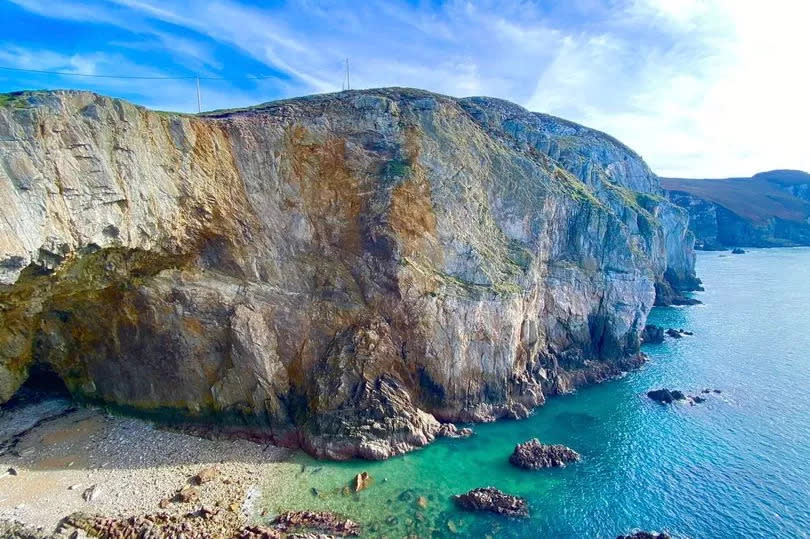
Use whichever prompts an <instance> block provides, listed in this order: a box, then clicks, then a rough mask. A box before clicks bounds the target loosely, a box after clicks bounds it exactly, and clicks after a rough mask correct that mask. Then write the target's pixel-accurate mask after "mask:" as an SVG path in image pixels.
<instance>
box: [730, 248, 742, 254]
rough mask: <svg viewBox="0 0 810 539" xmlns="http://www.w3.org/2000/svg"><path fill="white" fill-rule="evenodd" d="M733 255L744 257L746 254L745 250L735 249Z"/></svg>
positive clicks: (732, 251)
mask: <svg viewBox="0 0 810 539" xmlns="http://www.w3.org/2000/svg"><path fill="white" fill-rule="evenodd" d="M731 254H733V255H744V254H745V249H740V248H739V247H735V248H734V249H732V250H731Z"/></svg>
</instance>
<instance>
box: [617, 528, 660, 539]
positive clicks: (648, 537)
mask: <svg viewBox="0 0 810 539" xmlns="http://www.w3.org/2000/svg"><path fill="white" fill-rule="evenodd" d="M616 539H670V535H669V534H667V533H664V532H647V531H643V530H642V531H636V532H633V533H631V534H628V535H617V536H616Z"/></svg>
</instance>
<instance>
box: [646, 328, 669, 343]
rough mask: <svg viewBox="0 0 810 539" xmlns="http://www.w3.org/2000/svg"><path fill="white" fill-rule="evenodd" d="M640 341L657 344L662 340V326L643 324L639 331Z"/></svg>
mask: <svg viewBox="0 0 810 539" xmlns="http://www.w3.org/2000/svg"><path fill="white" fill-rule="evenodd" d="M641 342H642V343H643V344H658V343H662V342H664V328H662V327H661V326H656V325H653V324H647V325H645V326H644V331H642V332H641Z"/></svg>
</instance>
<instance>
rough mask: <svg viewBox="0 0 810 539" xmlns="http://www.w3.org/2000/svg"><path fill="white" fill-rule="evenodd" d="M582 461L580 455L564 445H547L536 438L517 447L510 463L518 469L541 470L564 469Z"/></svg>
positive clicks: (510, 458)
mask: <svg viewBox="0 0 810 539" xmlns="http://www.w3.org/2000/svg"><path fill="white" fill-rule="evenodd" d="M579 459H580V456H579V453H577V452H576V451H574V450H573V449H571V448H568V447H566V446H564V445H559V444H557V445H545V444H542V443H540V440H538V439H537V438H534V439H532V440H529V441H528V442H525V443H522V444H518V445H517V446H515V451H514V452H513V453H512V455H511V456H510V457H509V462H511V463H512V464H513V465H515V466H517V467H518V468H524V469H526V470H539V469H541V468H559V467H564V466H565V465H566V464H568V463H569V462H576V461H578V460H579Z"/></svg>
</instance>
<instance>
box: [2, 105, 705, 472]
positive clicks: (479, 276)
mask: <svg viewBox="0 0 810 539" xmlns="http://www.w3.org/2000/svg"><path fill="white" fill-rule="evenodd" d="M16 102H17V103H19V104H20V106H15V107H13V108H12V107H4V108H0V201H2V204H3V208H4V219H3V220H1V221H0V283H1V284H0V400H5V399H7V398H9V397H10V396H11V395H12V394H13V393H14V391H15V390H16V389H17V388H18V387H19V386H20V384H22V383H23V382H24V380H25V379H26V376H27V373H28V371H29V369H30V368H31V367H32V365H35V364H36V365H47V366H48V368H49V369H52V370H53V371H54V372H56V373H57V374H58V375H59V376H60V377H61V378H62V379H63V380H64V382H65V384H66V386H67V387H68V389H69V390H70V391H71V392H72V393H73V394H74V395H75V396H77V397H80V398H84V399H89V400H93V401H100V402H105V403H110V404H115V405H119V406H122V407H124V408H130V409H137V410H138V411H140V412H141V413H144V412H153V413H155V414H156V415H164V414H167V413H169V414H172V415H173V416H176V417H180V418H184V419H187V420H193V421H197V422H206V421H208V420H209V419H210V418H212V417H214V416H216V418H217V421H216V423H217V425H229V426H231V427H233V429H234V430H235V431H239V432H243V433H248V432H254V433H258V434H257V435H260V436H266V437H267V438H269V439H271V440H273V441H275V442H276V443H280V444H285V445H291V446H299V447H303V448H304V449H306V450H307V451H309V452H311V453H312V454H314V455H316V456H318V457H325V458H335V459H343V458H351V457H364V458H372V459H379V458H386V457H388V456H390V455H394V454H399V453H403V452H406V451H409V450H412V449H414V448H417V447H421V446H423V445H425V444H427V443H429V442H430V441H432V440H433V439H434V438H435V437H436V436H438V435H442V434H443V433H446V432H449V431H447V428H444V427H442V423H443V422H452V421H462V422H464V421H492V420H495V419H497V418H500V417H514V418H519V417H526V416H527V415H528V414H529V412H530V410H531V409H532V407H534V406H537V405H539V404H542V403H543V402H544V399H545V396H546V395H548V394H555V393H561V392H567V391H570V390H572V389H573V388H574V387H576V386H577V385H581V384H585V383H593V382H596V381H600V380H604V379H607V378H610V377H611V376H614V375H616V374H619V373H620V372H621V371H623V370H626V369H629V368H632V367H634V366H637V365H638V364H640V363H641V361H642V357H641V356H640V355H639V333H640V331H641V329H642V328H643V326H644V322H645V320H646V316H647V314H648V312H649V309H650V308H651V307H652V305H653V303H654V302H655V301H658V302H667V301H673V300H675V299H677V298H678V297H679V293H680V292H679V291H680V290H682V289H688V288H689V287H693V286H694V284H695V277H694V271H693V263H694V258H693V253H692V249H691V243H692V238H691V236H690V234H689V233H688V231H687V230H686V214H685V212H684V211H683V210H681V209H680V208H677V207H675V206H673V205H672V204H671V203H669V202H668V201H667V200H665V199H664V198H662V197H661V196H660V190H659V188H658V187H657V179H656V178H655V176H654V175H653V174H652V173H651V172H650V171H649V169H648V168H647V167H646V165H645V164H644V162H643V161H642V160H641V159H640V158H639V157H638V156H637V155H636V154H635V153H633V152H632V151H631V150H629V149H627V148H626V147H624V146H623V145H621V144H620V143H619V142H617V141H615V140H614V139H612V138H610V137H608V136H607V135H604V134H602V133H599V132H597V131H593V130H589V129H587V128H584V127H582V126H577V125H576V124H571V123H569V122H565V121H563V120H559V119H556V118H552V117H548V116H545V115H537V114H533V113H529V112H528V111H525V110H524V109H521V108H520V107H517V106H515V105H511V104H508V103H505V102H500V101H497V100H489V99H485V98H481V99H479V98H476V99H465V100H457V99H452V98H448V97H444V96H439V95H434V94H430V93H427V92H422V91H418V90H408V89H381V90H365V91H360V92H342V93H340V94H330V95H323V96H313V97H309V98H301V99H293V100H287V101H281V102H276V103H269V104H266V105H263V106H260V107H256V108H253V109H247V110H244V111H231V112H222V113H216V114H209V115H207V116H200V117H193V116H185V115H173V114H164V113H157V112H151V111H147V110H145V109H142V108H139V107H136V106H133V105H131V104H129V103H126V102H123V101H120V100H115V99H110V98H107V97H103V96H98V95H95V94H91V93H86V92H41V93H32V94H26V95H23V96H21V97H19V98H18V99H17V100H16Z"/></svg>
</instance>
